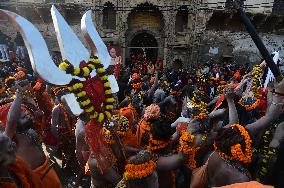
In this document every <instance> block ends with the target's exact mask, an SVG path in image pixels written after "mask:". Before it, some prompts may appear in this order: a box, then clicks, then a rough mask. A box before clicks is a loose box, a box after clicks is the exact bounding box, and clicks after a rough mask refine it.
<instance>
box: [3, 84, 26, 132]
mask: <svg viewBox="0 0 284 188" xmlns="http://www.w3.org/2000/svg"><path fill="white" fill-rule="evenodd" d="M15 87H16V89H17V91H16V98H15V100H14V101H13V103H12V105H11V107H10V109H9V112H8V116H7V125H6V128H5V134H6V135H7V136H8V137H10V138H13V137H14V135H15V133H16V127H17V122H18V121H19V119H20V117H21V104H22V102H23V97H24V95H25V92H26V90H27V83H26V81H22V82H18V83H16V85H15Z"/></svg>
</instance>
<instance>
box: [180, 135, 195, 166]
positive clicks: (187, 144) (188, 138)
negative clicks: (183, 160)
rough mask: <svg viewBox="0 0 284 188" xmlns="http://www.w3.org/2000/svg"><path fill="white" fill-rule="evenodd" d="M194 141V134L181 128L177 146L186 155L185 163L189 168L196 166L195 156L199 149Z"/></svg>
mask: <svg viewBox="0 0 284 188" xmlns="http://www.w3.org/2000/svg"><path fill="white" fill-rule="evenodd" d="M194 142H195V136H194V135H192V134H190V133H189V132H186V131H185V130H183V131H182V135H181V137H180V139H179V144H180V146H179V148H178V151H179V152H182V153H184V154H186V155H187V157H188V159H187V164H188V166H189V168H190V169H195V168H196V160H195V156H196V153H197V151H198V149H199V148H198V147H196V146H195V145H194Z"/></svg>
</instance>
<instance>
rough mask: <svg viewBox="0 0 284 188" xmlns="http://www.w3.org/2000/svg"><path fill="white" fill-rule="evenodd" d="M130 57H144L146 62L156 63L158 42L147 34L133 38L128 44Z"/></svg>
mask: <svg viewBox="0 0 284 188" xmlns="http://www.w3.org/2000/svg"><path fill="white" fill-rule="evenodd" d="M129 48H130V54H131V56H132V55H134V56H141V55H143V56H145V57H146V58H147V60H148V61H151V62H153V63H155V62H156V60H157V56H158V42H157V40H156V39H155V37H154V36H153V35H151V34H149V33H147V32H142V33H139V34H137V35H135V36H134V38H133V39H132V40H131V43H130V47H129Z"/></svg>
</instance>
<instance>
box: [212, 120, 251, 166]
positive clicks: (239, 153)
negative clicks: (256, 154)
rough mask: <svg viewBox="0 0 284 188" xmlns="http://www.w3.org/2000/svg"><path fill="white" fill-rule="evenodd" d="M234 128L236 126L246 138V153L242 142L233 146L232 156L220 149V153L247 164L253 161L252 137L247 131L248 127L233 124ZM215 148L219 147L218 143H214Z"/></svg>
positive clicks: (224, 156) (227, 157)
mask: <svg viewBox="0 0 284 188" xmlns="http://www.w3.org/2000/svg"><path fill="white" fill-rule="evenodd" d="M231 127H232V128H234V127H236V128H237V129H238V130H239V131H240V133H241V134H242V136H243V137H244V138H245V143H246V149H245V153H244V152H243V150H242V146H241V144H235V145H233V146H231V156H229V155H227V154H225V153H223V152H221V151H219V155H220V156H221V157H223V158H225V159H228V160H236V161H240V162H243V163H245V164H249V163H251V161H252V149H251V142H252V140H251V138H250V136H249V133H248V132H247V131H246V129H245V128H244V127H243V126H242V125H239V124H235V125H232V126H231ZM214 147H215V149H218V148H217V146H216V144H214Z"/></svg>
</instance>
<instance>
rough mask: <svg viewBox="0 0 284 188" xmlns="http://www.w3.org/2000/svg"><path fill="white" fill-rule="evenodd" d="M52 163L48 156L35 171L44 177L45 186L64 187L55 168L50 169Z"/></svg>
mask: <svg viewBox="0 0 284 188" xmlns="http://www.w3.org/2000/svg"><path fill="white" fill-rule="evenodd" d="M50 165H51V163H50V160H49V158H48V157H46V159H45V162H44V163H43V164H42V165H41V166H40V167H38V168H36V169H34V170H33V172H34V173H36V174H38V176H39V177H40V178H42V182H43V185H44V186H45V187H52V188H62V185H61V182H60V180H59V178H58V176H57V174H56V172H55V170H54V169H53V168H51V169H49V167H50ZM48 169H49V171H48ZM47 171H48V172H47ZM46 172H47V174H46Z"/></svg>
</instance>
